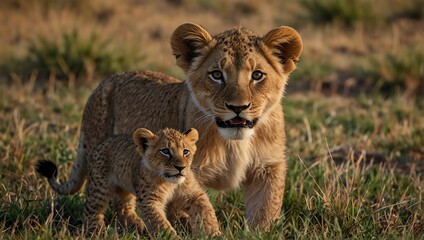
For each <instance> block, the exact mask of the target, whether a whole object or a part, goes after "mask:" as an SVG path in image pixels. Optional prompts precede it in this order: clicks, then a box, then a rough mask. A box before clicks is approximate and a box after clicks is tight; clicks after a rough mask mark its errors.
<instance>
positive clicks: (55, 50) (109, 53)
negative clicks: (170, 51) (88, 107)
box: [0, 29, 145, 81]
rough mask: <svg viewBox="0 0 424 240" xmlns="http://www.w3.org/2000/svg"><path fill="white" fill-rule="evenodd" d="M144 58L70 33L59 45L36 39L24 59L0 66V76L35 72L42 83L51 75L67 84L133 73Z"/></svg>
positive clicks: (130, 50) (72, 32)
mask: <svg viewBox="0 0 424 240" xmlns="http://www.w3.org/2000/svg"><path fill="white" fill-rule="evenodd" d="M144 58H145V56H144V55H142V54H139V53H138V52H137V51H134V50H133V49H131V48H129V47H127V46H119V47H118V46H115V45H114V44H113V43H112V42H111V41H110V40H104V39H101V38H100V37H99V36H98V35H97V34H95V33H92V34H91V36H90V37H88V38H84V37H81V36H80V33H79V32H78V31H77V30H75V29H74V30H73V31H70V32H64V33H63V35H62V39H60V40H59V41H56V40H52V39H50V38H47V37H40V38H39V39H38V40H37V41H35V42H32V43H31V44H30V45H29V47H28V49H27V54H26V55H25V56H24V57H22V58H20V59H9V60H4V61H3V63H0V74H4V75H5V73H10V72H13V73H18V74H20V75H24V76H27V75H30V74H31V73H33V72H35V73H36V75H37V76H38V77H41V78H44V79H46V78H48V77H50V76H51V75H54V76H55V77H57V78H58V79H66V80H69V81H71V80H72V81H75V80H77V81H79V80H80V79H88V80H89V79H92V78H93V76H105V75H108V74H111V73H116V72H121V71H123V70H129V69H132V70H135V69H137V68H140V63H141V62H142V61H143V60H144ZM82 76H84V77H82Z"/></svg>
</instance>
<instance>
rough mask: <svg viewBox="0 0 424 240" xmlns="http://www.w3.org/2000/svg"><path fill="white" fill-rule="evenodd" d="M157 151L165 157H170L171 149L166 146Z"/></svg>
mask: <svg viewBox="0 0 424 240" xmlns="http://www.w3.org/2000/svg"><path fill="white" fill-rule="evenodd" d="M159 152H160V153H161V154H162V155H164V156H166V157H171V151H169V149H168V148H163V149H161V150H160V151H159Z"/></svg>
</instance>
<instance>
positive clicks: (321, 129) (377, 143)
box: [0, 83, 424, 239]
mask: <svg viewBox="0 0 424 240" xmlns="http://www.w3.org/2000/svg"><path fill="white" fill-rule="evenodd" d="M90 92H91V89H88V88H85V87H78V88H71V89H68V88H63V87H54V86H53V87H52V88H51V89H47V90H43V89H38V88H34V87H33V86H32V85H31V84H30V83H26V84H23V85H18V84H12V85H0V117H1V119H2V121H1V122H0V159H1V161H0V169H1V171H0V196H1V198H0V219H1V221H0V231H1V232H2V236H3V238H5V239H16V238H22V239H37V238H41V239H58V238H60V239H63V238H65V239H70V238H76V237H78V238H82V237H83V235H82V234H83V233H82V232H81V224H82V210H83V206H84V201H85V198H84V194H83V193H80V194H77V195H75V196H58V195H56V194H55V193H54V192H53V191H52V190H51V189H50V187H49V186H48V184H47V182H46V181H45V180H44V179H42V178H41V177H40V176H38V175H37V174H36V173H35V172H34V169H33V164H34V163H35V161H36V160H37V159H39V158H49V159H52V160H54V161H55V162H56V163H58V164H59V165H60V175H59V178H60V179H64V178H66V177H67V176H68V175H69V173H70V170H71V166H72V160H73V159H74V158H75V155H76V153H75V148H76V146H77V144H78V136H79V135H78V134H79V127H80V120H81V113H82V110H83V106H84V104H85V101H86V99H87V98H88V96H89V94H90ZM283 104H284V106H285V114H286V128H287V136H288V141H287V143H288V156H289V168H288V169H289V170H288V176H287V181H286V191H285V194H284V203H283V206H282V213H283V214H282V215H281V217H280V219H279V220H278V221H277V222H276V223H275V225H274V226H273V227H272V229H271V231H270V232H263V231H259V230H249V229H248V227H247V225H246V219H245V216H244V202H243V193H242V189H241V190H236V191H230V192H227V193H222V192H215V191H210V197H211V200H212V203H213V205H214V207H215V209H216V212H217V216H218V218H219V221H220V224H221V227H222V230H223V236H222V237H221V239H258V238H260V239H281V238H296V239H297V238H301V239H323V238H324V239H327V238H337V239H341V238H353V239H370V238H377V239H398V238H404V239H412V238H415V239H420V238H423V237H424V206H423V202H424V201H423V196H424V189H423V186H424V177H423V172H424V168H423V166H422V165H420V162H423V161H424V156H423V155H424V152H423V149H422V146H424V137H423V136H422V132H424V122H423V121H422V119H423V116H424V108H423V107H422V106H419V105H417V104H416V103H415V102H414V101H412V102H411V101H410V100H408V99H405V98H402V97H397V96H391V97H390V98H383V97H379V96H374V97H373V98H370V97H369V96H358V97H355V98H342V97H337V96H335V97H329V98H328V97H323V96H321V95H319V94H313V93H308V94H292V95H288V96H287V97H286V98H285V100H284V101H283ZM340 147H341V148H343V149H345V151H344V152H343V151H342V155H343V156H342V160H341V161H340V160H337V161H336V158H338V159H339V158H340V156H339V155H340V152H337V151H335V150H334V149H337V148H340ZM329 153H331V154H329ZM365 153H366V154H365ZM371 153H372V154H374V155H372V154H371ZM375 154H378V156H381V157H380V158H383V160H381V159H380V161H378V162H377V159H373V158H372V156H376V155H375ZM336 155H337V156H336ZM333 159H334V160H333ZM107 220H108V222H109V223H110V226H109V228H108V230H107V232H106V233H105V234H104V235H102V236H98V237H99V238H120V239H132V238H134V237H136V233H133V232H125V233H120V232H119V231H118V230H117V227H116V225H115V222H114V220H113V214H112V212H111V211H108V214H107ZM178 229H179V230H180V234H181V236H182V237H183V238H189V236H188V235H187V233H186V232H185V231H184V230H183V229H182V228H181V227H179V228H178ZM162 237H164V238H169V236H168V235H166V234H163V235H162Z"/></svg>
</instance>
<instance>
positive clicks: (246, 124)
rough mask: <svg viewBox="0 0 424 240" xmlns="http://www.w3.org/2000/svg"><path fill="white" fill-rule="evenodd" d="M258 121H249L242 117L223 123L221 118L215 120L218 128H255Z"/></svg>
mask: <svg viewBox="0 0 424 240" xmlns="http://www.w3.org/2000/svg"><path fill="white" fill-rule="evenodd" d="M257 121H258V119H257V118H255V119H254V120H253V121H249V120H247V119H244V118H241V117H235V118H233V119H230V120H228V121H223V120H221V119H220V118H215V122H216V124H217V125H218V127H221V128H253V127H254V126H255V125H256V122H257Z"/></svg>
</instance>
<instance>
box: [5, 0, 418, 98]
mask: <svg viewBox="0 0 424 240" xmlns="http://www.w3.org/2000/svg"><path fill="white" fill-rule="evenodd" d="M423 6H424V0H408V1H405V0H374V1H366V0H354V1H348V0H297V1H285V2H283V1H277V0H266V1H261V2H259V1H250V0H234V1H224V0H217V1H206V0H167V1H161V2H155V1H148V0H123V1H113V0H105V1H100V0H89V1H85V0H62V1H54V0H3V1H2V2H1V3H0V20H1V21H2V22H3V23H5V24H2V26H0V44H1V45H2V46H3V47H2V49H0V81H1V82H7V81H8V80H11V79H13V78H22V79H25V78H28V76H31V75H33V76H34V75H35V76H36V78H37V79H39V81H40V82H42V81H43V79H44V80H45V79H47V78H49V77H54V78H57V79H59V80H61V81H65V82H66V81H68V80H71V81H72V82H77V83H87V82H88V83H93V82H94V83H96V82H98V81H99V80H100V79H101V78H103V77H105V76H106V75H108V74H111V73H115V72H119V71H125V70H136V69H154V70H159V71H164V72H166V73H169V74H171V75H174V76H176V77H179V78H183V77H184V76H183V74H182V72H181V71H180V70H179V69H178V68H177V67H176V66H175V65H174V59H173V57H172V54H171V49H170V46H169V37H170V35H171V33H172V31H173V30H174V29H175V28H176V27H177V26H178V25H179V24H181V23H183V22H187V21H191V22H195V23H199V24H201V25H203V26H204V27H205V28H206V29H208V30H209V31H210V32H211V33H213V34H214V33H219V32H220V31H223V30H224V29H228V28H231V27H234V26H237V25H243V26H247V27H248V28H251V29H252V30H254V31H255V32H257V33H260V34H264V33H266V32H267V31H268V30H270V29H271V28H273V27H276V26H278V25H289V26H293V27H295V28H296V29H297V30H298V31H299V32H300V33H301V35H302V36H303V39H304V44H305V50H304V53H303V55H302V59H301V62H300V64H299V71H296V72H294V76H293V77H292V80H291V84H290V85H289V91H291V90H294V91H295V90H311V89H313V90H319V91H327V92H329V93H343V94H358V93H359V92H364V91H366V92H369V93H375V92H382V93H383V94H392V93H402V94H405V95H407V96H415V95H417V93H419V92H423V91H424V84H423V82H424V80H423V79H424V66H423V65H424V63H423V59H424V50H423V49H424V45H423V44H422V43H423V42H424V33H423V32H424V21H423V18H424V7H423Z"/></svg>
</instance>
